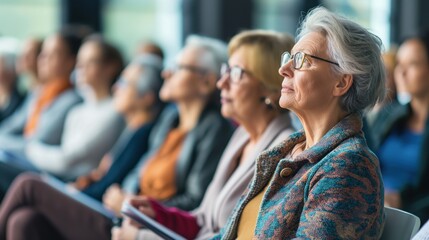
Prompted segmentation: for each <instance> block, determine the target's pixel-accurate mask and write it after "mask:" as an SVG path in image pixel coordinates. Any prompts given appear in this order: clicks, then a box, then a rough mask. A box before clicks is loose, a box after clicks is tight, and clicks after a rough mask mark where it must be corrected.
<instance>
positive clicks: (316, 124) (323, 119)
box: [297, 107, 347, 150]
mask: <svg viewBox="0 0 429 240" xmlns="http://www.w3.org/2000/svg"><path fill="white" fill-rule="evenodd" d="M297 115H298V118H299V119H300V121H301V123H302V126H303V128H304V132H305V139H306V144H305V147H304V148H303V149H302V150H305V149H308V148H310V147H312V146H314V145H315V144H316V143H318V142H319V141H320V140H321V139H322V138H323V136H324V135H325V134H326V133H327V132H328V131H329V130H330V129H331V128H333V127H334V126H335V125H336V124H337V123H338V122H340V121H341V119H343V118H344V117H345V116H347V113H346V112H344V111H343V110H341V109H340V108H339V107H331V109H330V110H325V111H323V112H322V111H321V112H317V113H312V114H305V113H304V114H297Z"/></svg>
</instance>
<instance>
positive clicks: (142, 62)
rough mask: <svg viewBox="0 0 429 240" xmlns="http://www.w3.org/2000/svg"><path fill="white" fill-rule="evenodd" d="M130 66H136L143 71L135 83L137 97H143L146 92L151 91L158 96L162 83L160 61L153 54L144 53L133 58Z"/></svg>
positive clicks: (161, 65)
mask: <svg viewBox="0 0 429 240" xmlns="http://www.w3.org/2000/svg"><path fill="white" fill-rule="evenodd" d="M130 65H137V66H139V67H140V69H141V70H143V71H142V72H141V76H140V78H139V79H138V80H137V82H136V86H137V91H138V93H139V95H143V94H144V93H146V92H148V91H151V92H152V91H153V92H154V93H155V94H156V95H158V92H159V90H160V89H161V86H162V82H163V80H162V77H161V71H162V68H163V64H162V59H161V58H160V57H159V56H157V55H155V54H149V53H146V54H141V55H139V56H137V57H135V58H134V59H133V60H132V62H131V63H130Z"/></svg>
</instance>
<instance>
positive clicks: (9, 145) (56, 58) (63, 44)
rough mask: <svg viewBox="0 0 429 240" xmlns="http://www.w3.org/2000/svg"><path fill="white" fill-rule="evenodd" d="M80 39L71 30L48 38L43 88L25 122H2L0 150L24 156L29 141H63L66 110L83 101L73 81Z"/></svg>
mask: <svg viewBox="0 0 429 240" xmlns="http://www.w3.org/2000/svg"><path fill="white" fill-rule="evenodd" d="M81 42H82V41H81V38H80V37H79V36H76V35H75V34H73V33H70V32H58V33H55V34H53V35H52V36H50V37H48V38H47V39H46V41H45V42H44V43H43V47H42V52H41V53H40V56H39V58H38V74H39V81H40V85H41V86H40V89H39V91H38V93H37V96H34V97H33V98H32V102H31V103H30V105H29V108H28V112H27V115H26V119H25V120H24V121H17V123H18V125H15V124H14V123H13V122H11V124H12V125H9V124H2V126H1V128H0V149H2V150H6V151H12V152H14V153H15V154H18V155H22V153H23V152H24V150H25V147H26V143H27V142H28V140H38V141H41V142H44V143H46V144H53V145H57V144H60V142H61V136H62V133H63V128H64V122H65V118H66V115H67V113H68V112H69V110H70V109H71V108H72V107H73V106H75V105H76V104H78V103H79V102H81V101H82V99H81V98H80V97H79V95H78V94H77V93H76V91H75V90H74V89H73V86H72V84H71V82H70V74H71V72H72V70H73V69H74V66H75V62H76V55H77V51H78V49H79V47H80V44H81Z"/></svg>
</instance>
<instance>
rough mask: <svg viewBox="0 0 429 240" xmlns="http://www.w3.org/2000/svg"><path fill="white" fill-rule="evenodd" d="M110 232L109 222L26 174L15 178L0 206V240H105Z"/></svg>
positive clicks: (40, 180) (38, 179) (33, 176)
mask: <svg viewBox="0 0 429 240" xmlns="http://www.w3.org/2000/svg"><path fill="white" fill-rule="evenodd" d="M111 228H112V221H111V219H108V218H106V217H105V216H103V215H101V214H100V213H98V212H96V211H94V210H92V209H90V208H88V207H87V206H85V205H83V204H81V203H79V202H77V201H75V200H73V199H72V198H70V197H68V196H66V195H65V194H63V193H61V192H59V191H57V190H55V189H54V188H52V187H51V186H49V185H48V184H46V183H45V182H43V180H42V179H41V178H40V177H39V176H37V175H35V174H30V173H25V174H22V175H20V176H19V177H18V178H16V180H15V181H14V182H13V184H12V185H11V187H10V189H9V191H8V192H7V194H6V196H5V198H4V201H3V203H2V205H1V206H0V240H6V239H13V240H21V239H22V240H24V239H79V240H85V239H91V240H92V239H106V240H107V239H111V233H110V230H111Z"/></svg>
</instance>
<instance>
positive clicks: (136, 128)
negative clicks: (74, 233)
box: [73, 53, 164, 201]
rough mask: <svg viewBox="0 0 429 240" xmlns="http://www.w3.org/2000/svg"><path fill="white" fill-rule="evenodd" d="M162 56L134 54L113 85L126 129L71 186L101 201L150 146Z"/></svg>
mask: <svg viewBox="0 0 429 240" xmlns="http://www.w3.org/2000/svg"><path fill="white" fill-rule="evenodd" d="M162 66H163V64H162V59H161V58H159V57H158V56H157V55H153V54H147V53H146V54H140V55H139V56H137V57H135V58H134V59H133V61H132V62H131V63H130V64H129V65H128V67H127V68H126V69H125V70H124V72H123V73H122V75H121V78H120V79H119V81H118V82H117V83H116V84H115V86H114V89H115V92H114V93H115V94H114V103H115V108H116V110H117V111H118V112H120V113H121V114H122V115H123V116H124V118H125V121H126V128H125V130H124V131H123V133H122V134H121V137H120V138H119V139H118V141H117V142H116V143H115V146H114V147H113V148H112V150H111V151H110V152H109V153H108V154H106V155H105V156H104V157H103V159H102V161H101V162H100V165H99V167H98V168H97V169H95V170H93V171H91V173H90V174H87V175H84V176H81V177H79V178H78V179H77V180H76V181H75V182H74V183H73V185H74V186H75V187H76V188H77V189H79V190H82V192H83V193H85V194H87V195H89V196H91V197H93V198H95V199H97V200H99V201H101V199H102V196H103V194H104V192H105V191H106V189H107V188H108V187H110V186H111V185H112V184H115V183H116V184H121V183H122V181H123V179H124V178H125V177H126V175H127V174H128V173H129V172H130V171H131V170H132V169H133V168H134V167H135V165H136V164H137V163H138V161H139V159H140V157H141V156H142V155H143V154H144V153H146V151H147V150H148V147H149V134H150V132H151V130H152V128H153V125H154V123H155V121H156V119H157V117H158V115H159V113H160V112H161V110H162V108H163V106H164V104H163V102H162V101H161V100H160V98H159V90H160V88H161V86H162V82H163V81H162V78H161V70H162Z"/></svg>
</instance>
